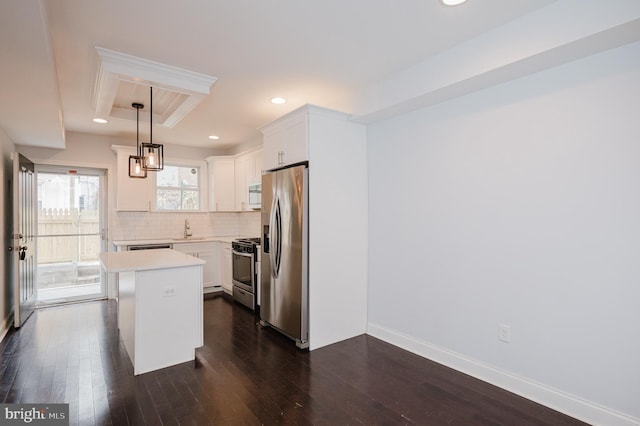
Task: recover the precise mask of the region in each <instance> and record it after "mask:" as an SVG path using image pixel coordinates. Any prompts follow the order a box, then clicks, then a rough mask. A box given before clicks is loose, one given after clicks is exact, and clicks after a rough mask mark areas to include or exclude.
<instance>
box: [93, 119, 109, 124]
mask: <svg viewBox="0 0 640 426" xmlns="http://www.w3.org/2000/svg"><path fill="white" fill-rule="evenodd" d="M93 121H94V122H95V123H100V124H105V123H106V122H107V120H105V119H104V118H94V119H93Z"/></svg>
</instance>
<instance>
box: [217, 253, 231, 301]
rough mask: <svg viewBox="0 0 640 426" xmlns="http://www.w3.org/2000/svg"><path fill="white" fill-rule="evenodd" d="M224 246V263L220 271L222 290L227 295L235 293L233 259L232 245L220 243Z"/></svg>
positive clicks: (221, 259)
mask: <svg viewBox="0 0 640 426" xmlns="http://www.w3.org/2000/svg"><path fill="white" fill-rule="evenodd" d="M220 245H221V246H222V250H221V256H220V262H221V263H222V265H221V267H220V270H221V272H222V289H223V290H224V291H225V293H228V294H232V293H233V272H232V263H231V262H232V259H231V243H220Z"/></svg>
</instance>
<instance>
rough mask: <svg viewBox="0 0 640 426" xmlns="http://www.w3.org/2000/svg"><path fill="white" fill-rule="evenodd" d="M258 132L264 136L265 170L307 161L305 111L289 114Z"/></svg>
mask: <svg viewBox="0 0 640 426" xmlns="http://www.w3.org/2000/svg"><path fill="white" fill-rule="evenodd" d="M260 130H261V131H262V133H263V135H264V138H263V143H264V169H265V170H272V169H276V168H278V167H282V166H286V165H289V164H295V163H299V162H301V161H307V160H308V159H309V155H308V137H309V135H308V114H307V112H306V111H305V110H300V109H299V110H296V111H294V112H292V113H289V114H287V115H285V116H284V117H282V118H280V119H278V120H276V121H274V122H271V123H269V124H267V125H266V126H263V127H262V128H261V129H260Z"/></svg>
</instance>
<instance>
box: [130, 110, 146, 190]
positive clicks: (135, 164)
mask: <svg viewBox="0 0 640 426" xmlns="http://www.w3.org/2000/svg"><path fill="white" fill-rule="evenodd" d="M131 106H132V107H134V108H135V109H136V155H130V156H129V177H132V178H146V177H147V170H146V169H145V168H144V157H143V156H142V155H141V153H140V152H141V151H140V110H141V109H142V108H144V105H142V104H139V103H137V102H134V103H132V104H131Z"/></svg>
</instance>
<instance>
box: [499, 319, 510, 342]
mask: <svg viewBox="0 0 640 426" xmlns="http://www.w3.org/2000/svg"><path fill="white" fill-rule="evenodd" d="M498 339H500V340H501V341H503V342H505V343H509V342H511V327H510V326H508V325H505V324H500V325H499V326H498Z"/></svg>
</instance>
